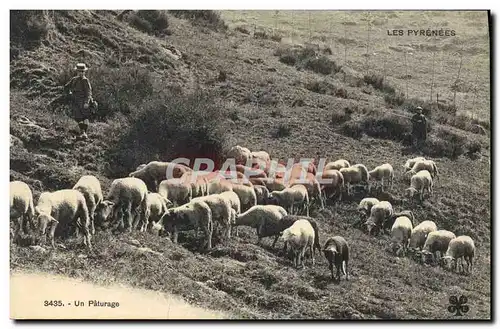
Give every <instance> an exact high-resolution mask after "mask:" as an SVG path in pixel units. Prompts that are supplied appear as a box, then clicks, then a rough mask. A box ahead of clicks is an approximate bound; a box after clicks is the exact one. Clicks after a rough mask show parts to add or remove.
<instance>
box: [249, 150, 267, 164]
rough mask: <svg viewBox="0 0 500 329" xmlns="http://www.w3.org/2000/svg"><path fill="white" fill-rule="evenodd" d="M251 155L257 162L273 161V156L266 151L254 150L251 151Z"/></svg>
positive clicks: (253, 160)
mask: <svg viewBox="0 0 500 329" xmlns="http://www.w3.org/2000/svg"><path fill="white" fill-rule="evenodd" d="M250 156H251V159H252V162H255V163H257V164H260V163H262V164H267V163H269V162H271V157H270V156H269V153H267V152H266V151H254V152H250Z"/></svg>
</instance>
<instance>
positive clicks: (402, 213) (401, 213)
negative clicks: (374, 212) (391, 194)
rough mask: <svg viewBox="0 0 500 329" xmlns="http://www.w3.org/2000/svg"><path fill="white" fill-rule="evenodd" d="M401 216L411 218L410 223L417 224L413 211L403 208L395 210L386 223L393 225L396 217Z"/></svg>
mask: <svg viewBox="0 0 500 329" xmlns="http://www.w3.org/2000/svg"><path fill="white" fill-rule="evenodd" d="M401 216H406V217H408V218H409V219H410V220H411V223H412V225H416V224H417V222H416V221H415V215H413V211H411V210H403V211H399V212H395V213H394V214H393V215H392V219H391V220H390V221H388V224H390V225H393V224H394V221H395V220H396V218H398V217H401Z"/></svg>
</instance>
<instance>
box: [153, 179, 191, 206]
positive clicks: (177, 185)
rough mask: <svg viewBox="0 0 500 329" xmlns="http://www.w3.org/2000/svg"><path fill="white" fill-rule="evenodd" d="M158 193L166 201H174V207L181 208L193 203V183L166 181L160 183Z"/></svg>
mask: <svg viewBox="0 0 500 329" xmlns="http://www.w3.org/2000/svg"><path fill="white" fill-rule="evenodd" d="M158 193H160V194H161V196H163V197H164V198H165V199H168V200H170V201H172V203H173V204H174V206H180V205H183V204H186V203H188V202H189V201H191V198H192V197H193V192H192V189H191V183H189V182H188V181H182V180H181V179H179V178H171V179H166V180H164V181H162V182H161V183H160V186H159V187H158Z"/></svg>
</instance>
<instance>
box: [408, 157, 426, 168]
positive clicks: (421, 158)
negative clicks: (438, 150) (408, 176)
mask: <svg viewBox="0 0 500 329" xmlns="http://www.w3.org/2000/svg"><path fill="white" fill-rule="evenodd" d="M419 161H425V158H424V157H416V158H413V159H409V160H407V161H406V163H405V164H404V165H403V168H404V171H405V172H406V171H408V170H411V168H413V166H414V165H415V163H416V162H419Z"/></svg>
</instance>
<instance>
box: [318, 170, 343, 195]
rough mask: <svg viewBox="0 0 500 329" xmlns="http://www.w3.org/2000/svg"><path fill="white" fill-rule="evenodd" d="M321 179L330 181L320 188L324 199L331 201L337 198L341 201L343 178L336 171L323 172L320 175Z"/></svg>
mask: <svg viewBox="0 0 500 329" xmlns="http://www.w3.org/2000/svg"><path fill="white" fill-rule="evenodd" d="M321 179H323V180H331V181H330V182H328V183H326V182H325V183H322V184H321V188H322V189H323V192H324V195H325V201H326V199H332V198H333V197H334V196H338V200H339V201H340V200H341V199H342V190H343V189H344V176H343V175H342V174H341V173H340V171H338V170H337V169H331V170H324V171H323V172H322V174H321Z"/></svg>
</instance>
